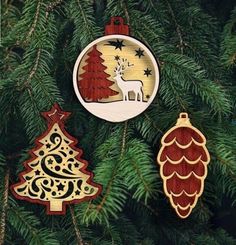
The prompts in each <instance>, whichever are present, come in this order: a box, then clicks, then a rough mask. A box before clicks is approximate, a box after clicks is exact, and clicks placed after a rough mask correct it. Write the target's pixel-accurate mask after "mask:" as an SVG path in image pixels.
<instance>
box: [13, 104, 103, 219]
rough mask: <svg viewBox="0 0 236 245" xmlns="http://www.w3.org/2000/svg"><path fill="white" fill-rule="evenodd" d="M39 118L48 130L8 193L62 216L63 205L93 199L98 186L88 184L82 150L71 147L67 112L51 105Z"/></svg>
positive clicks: (99, 187) (90, 177) (75, 141)
mask: <svg viewBox="0 0 236 245" xmlns="http://www.w3.org/2000/svg"><path fill="white" fill-rule="evenodd" d="M42 115H43V116H44V117H45V119H46V120H47V124H48V125H47V126H48V128H47V130H46V132H45V133H44V134H43V135H41V136H40V137H39V138H37V139H36V143H35V144H36V147H35V148H34V149H32V150H31V151H30V155H31V158H30V159H29V160H28V161H26V162H25V163H24V166H25V168H26V170H25V171H24V172H22V173H20V175H19V178H20V182H19V183H17V184H14V185H12V186H11V190H12V192H13V194H14V195H15V197H16V198H18V199H21V200H27V201H29V202H33V203H39V204H43V205H46V206H47V214H65V212H66V204H72V203H79V202H82V201H86V200H90V199H94V198H96V197H97V196H98V195H99V194H100V192H101V186H100V185H98V184H96V183H94V182H92V178H93V174H92V173H91V172H88V171H87V170H86V168H87V165H88V163H87V162H86V161H85V160H83V159H81V155H82V150H81V149H79V148H77V147H76V146H75V145H76V144H77V140H76V139H75V138H74V137H72V136H71V135H69V134H68V133H67V131H66V130H65V127H64V123H65V120H66V119H67V118H68V116H69V115H70V113H69V112H65V111H62V110H61V108H60V107H59V105H58V104H55V105H54V106H53V107H52V109H51V110H50V111H48V112H43V113H42Z"/></svg>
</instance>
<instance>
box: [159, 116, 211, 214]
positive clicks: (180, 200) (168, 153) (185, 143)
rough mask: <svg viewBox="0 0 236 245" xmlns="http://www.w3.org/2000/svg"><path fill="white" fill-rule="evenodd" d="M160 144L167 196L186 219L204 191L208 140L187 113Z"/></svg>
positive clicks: (160, 157)
mask: <svg viewBox="0 0 236 245" xmlns="http://www.w3.org/2000/svg"><path fill="white" fill-rule="evenodd" d="M161 144H162V147H161V149H160V151H159V153H158V156H157V162H158V163H159V164H160V175H161V177H162V179H163V187H164V191H165V194H166V195H167V196H168V197H169V199H170V202H171V205H172V206H173V207H174V209H175V211H176V213H177V214H178V215H179V217H181V218H187V217H188V216H189V215H190V213H191V211H192V209H193V208H194V207H195V206H196V204H197V201H198V198H199V197H200V196H201V195H202V193H203V189H204V180H205V178H206V176H207V165H208V163H209V162H210V155H209V152H208V150H207V148H206V138H205V137H204V135H203V134H202V133H201V132H200V131H199V130H198V129H197V128H195V127H193V126H192V124H191V122H190V120H189V117H188V114H187V113H180V115H179V118H178V120H177V123H176V125H175V126H174V127H172V128H171V129H170V130H168V131H167V132H166V133H165V135H164V136H163V137H162V140H161Z"/></svg>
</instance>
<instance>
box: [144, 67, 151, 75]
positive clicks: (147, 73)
mask: <svg viewBox="0 0 236 245" xmlns="http://www.w3.org/2000/svg"><path fill="white" fill-rule="evenodd" d="M151 71H152V70H149V69H148V68H147V69H146V70H144V75H145V76H147V77H148V76H149V75H150V76H151V75H152V73H151Z"/></svg>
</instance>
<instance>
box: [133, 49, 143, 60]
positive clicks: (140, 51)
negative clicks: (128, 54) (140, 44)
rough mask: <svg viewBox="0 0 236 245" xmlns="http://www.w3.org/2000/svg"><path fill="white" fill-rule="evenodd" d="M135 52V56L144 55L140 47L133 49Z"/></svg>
mask: <svg viewBox="0 0 236 245" xmlns="http://www.w3.org/2000/svg"><path fill="white" fill-rule="evenodd" d="M135 52H136V54H135V56H138V57H139V58H141V56H144V54H143V52H144V50H142V49H141V48H139V49H138V50H135Z"/></svg>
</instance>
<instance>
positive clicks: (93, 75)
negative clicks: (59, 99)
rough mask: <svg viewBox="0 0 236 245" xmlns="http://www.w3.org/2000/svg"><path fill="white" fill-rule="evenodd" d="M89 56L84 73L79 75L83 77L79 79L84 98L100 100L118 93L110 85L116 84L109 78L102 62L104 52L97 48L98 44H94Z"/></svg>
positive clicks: (93, 100)
mask: <svg viewBox="0 0 236 245" xmlns="http://www.w3.org/2000/svg"><path fill="white" fill-rule="evenodd" d="M88 56H89V57H88V58H87V59H86V60H85V61H86V63H87V65H85V66H83V70H84V71H85V72H84V73H82V74H80V75H79V76H80V77H81V78H82V79H79V81H78V87H79V91H80V94H81V96H82V98H83V99H84V100H86V101H92V102H98V100H101V99H105V98H108V97H109V96H113V95H116V94H118V92H116V91H114V90H112V89H111V88H110V87H111V86H112V85H113V84H114V83H113V82H112V81H110V80H108V77H110V75H108V74H107V73H106V72H105V70H106V69H107V67H106V66H105V65H103V64H102V63H103V62H104V60H103V59H102V58H101V56H102V53H101V52H99V51H98V50H97V45H94V46H93V48H92V50H91V51H90V52H89V53H88Z"/></svg>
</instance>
